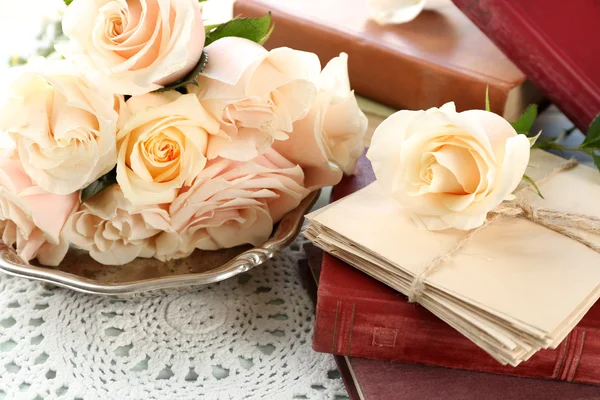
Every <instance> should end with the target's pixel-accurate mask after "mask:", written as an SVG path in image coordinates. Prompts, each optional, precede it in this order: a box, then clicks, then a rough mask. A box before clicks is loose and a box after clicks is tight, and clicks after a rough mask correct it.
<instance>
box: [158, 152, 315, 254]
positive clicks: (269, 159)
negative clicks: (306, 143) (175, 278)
mask: <svg viewBox="0 0 600 400" xmlns="http://www.w3.org/2000/svg"><path fill="white" fill-rule="evenodd" d="M303 181H304V174H303V172H302V169H301V168H300V167H299V166H297V165H295V164H293V163H291V162H289V161H288V160H286V159H285V158H284V157H282V156H281V155H279V154H278V153H276V152H275V151H274V150H269V151H268V152H267V153H265V154H263V155H261V156H258V157H257V158H255V159H254V160H251V161H247V162H237V161H231V160H227V159H223V158H218V159H215V160H212V161H210V162H209V164H208V165H207V167H206V169H205V170H204V171H202V173H201V174H200V175H199V176H198V177H197V178H196V181H195V182H194V185H193V186H192V187H190V188H189V189H188V188H186V189H184V190H183V191H182V193H181V194H180V195H179V196H178V197H177V198H176V199H175V201H173V204H171V207H170V213H171V219H172V223H173V227H174V228H175V230H176V231H177V232H178V233H179V235H180V236H181V241H182V246H181V248H180V249H179V251H178V253H177V255H174V256H173V257H177V258H181V257H186V256H188V255H189V254H191V253H192V252H193V251H194V249H201V250H217V249H220V248H230V247H235V246H239V245H242V244H252V245H254V246H258V245H261V244H262V243H264V242H265V241H266V240H267V239H268V238H269V236H270V235H271V232H272V231H273V224H274V223H276V222H278V221H279V220H280V219H281V218H282V217H283V216H284V215H285V214H286V213H287V212H288V211H291V210H293V209H294V208H296V207H297V206H298V205H299V204H300V202H301V201H302V199H303V198H304V197H306V196H307V195H308V193H309V192H308V190H307V189H305V188H304V186H303Z"/></svg>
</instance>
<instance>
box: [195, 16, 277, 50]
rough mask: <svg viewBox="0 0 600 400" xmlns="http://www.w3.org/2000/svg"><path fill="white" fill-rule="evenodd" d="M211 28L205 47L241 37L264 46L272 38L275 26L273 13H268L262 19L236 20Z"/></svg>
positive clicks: (207, 34)
mask: <svg viewBox="0 0 600 400" xmlns="http://www.w3.org/2000/svg"><path fill="white" fill-rule="evenodd" d="M209 28H211V29H210V30H209V31H207V33H206V43H205V44H204V45H205V46H208V45H209V44H211V43H213V42H214V41H217V40H219V39H222V38H224V37H228V36H236V37H241V38H244V39H248V40H252V41H253V42H256V43H258V44H263V43H265V42H266V41H267V40H268V39H269V37H270V36H271V33H272V32H273V28H274V25H273V24H272V21H271V13H268V14H267V15H265V16H264V17H260V18H235V19H232V20H231V21H228V22H225V23H223V24H219V25H217V26H210V27H209Z"/></svg>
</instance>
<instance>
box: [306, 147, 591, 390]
mask: <svg viewBox="0 0 600 400" xmlns="http://www.w3.org/2000/svg"><path fill="white" fill-rule="evenodd" d="M374 180H375V176H374V174H373V171H372V169H371V165H370V163H369V161H368V160H367V159H366V158H365V157H363V158H361V160H360V161H359V165H358V167H357V170H356V173H355V175H354V176H352V177H346V178H344V180H343V181H342V182H341V183H340V184H339V185H338V186H336V187H335V188H334V190H333V194H332V197H333V199H332V200H334V201H336V200H340V199H342V198H344V197H346V196H348V195H351V194H353V193H355V192H357V191H359V190H361V189H363V188H365V187H367V186H368V185H370V184H371V183H372V182H373V181H374ZM315 251H317V249H316V248H314V247H313V248H312V249H310V248H308V249H307V253H308V254H309V255H311V256H312V257H310V268H311V270H312V274H313V276H314V278H315V280H316V281H317V282H318V296H317V299H318V301H317V306H316V318H315V332H314V336H313V348H314V349H315V350H316V351H319V352H324V353H331V354H335V355H337V356H338V357H337V361H338V364H339V365H340V370H341V371H342V373H344V371H346V376H345V381H346V383H347V385H349V386H350V389H349V390H350V392H351V393H358V392H360V391H362V392H363V394H362V396H358V395H356V396H357V397H355V398H357V399H362V398H366V399H388V398H389V399H393V398H395V397H393V396H392V394H393V393H397V390H398V388H399V387H404V388H405V389H406V388H411V390H415V391H414V392H409V393H408V394H407V396H408V397H405V398H407V399H409V398H415V399H417V398H429V397H426V396H425V395H426V392H427V393H430V394H431V395H432V396H434V393H436V392H435V390H440V387H442V386H443V384H445V383H448V382H452V384H451V385H449V386H448V387H445V389H444V390H446V391H447V393H446V394H445V395H446V396H447V397H443V396H442V397H435V396H434V397H435V398H448V399H450V398H478V399H486V398H489V399H496V398H499V396H501V394H503V393H510V394H507V395H506V397H505V398H510V399H517V398H522V399H531V398H537V397H536V396H535V394H536V393H539V391H540V390H544V391H550V390H551V391H552V392H551V393H552V396H554V397H550V398H557V399H558V398H560V399H597V398H600V389H599V388H597V387H594V386H587V385H573V384H564V383H561V382H552V381H544V380H542V381H538V380H523V379H516V380H515V378H508V377H493V376H489V375H486V374H480V373H475V372H470V373H467V372H458V371H446V370H443V369H439V368H434V369H428V368H425V367H420V366H415V365H411V364H405V363H418V364H424V365H428V366H440V367H447V368H452V369H461V370H470V371H477V372H488V373H493V374H501V375H510V376H513V377H527V378H543V379H550V380H555V381H566V382H573V383H586V384H593V385H600V363H599V362H598V359H599V358H600V304H596V305H595V306H593V307H592V308H591V309H590V310H589V311H588V313H587V314H586V315H585V317H584V318H583V319H582V320H581V322H580V323H579V324H578V325H577V326H576V327H575V328H574V329H573V330H572V331H571V333H569V334H568V336H567V337H566V338H565V339H564V340H563V341H562V343H561V344H560V345H559V346H558V347H557V348H556V349H553V350H550V349H548V350H540V351H539V352H537V353H536V354H535V355H533V356H532V357H531V358H530V359H529V360H528V361H525V362H523V363H521V364H520V365H519V366H518V367H512V366H510V365H502V364H501V363H499V362H498V361H497V360H495V359H494V358H493V357H492V356H491V355H489V354H488V353H486V352H485V351H483V350H482V349H481V348H480V347H478V346H477V345H475V344H474V343H473V342H472V341H470V340H469V339H467V338H466V337H465V336H463V335H462V334H461V333H459V332H458V331H457V330H455V329H454V328H452V327H451V326H450V325H448V324H446V323H445V322H443V321H442V320H441V319H439V318H437V317H436V316H435V315H433V314H432V313H431V312H429V311H428V310H426V309H425V308H423V307H421V306H419V305H415V304H411V303H409V302H408V300H407V299H406V297H404V296H402V295H401V294H399V293H398V292H397V291H395V290H393V289H391V288H390V287H388V286H386V285H384V284H383V283H381V282H379V281H377V280H375V279H374V278H372V277H370V276H368V275H367V274H365V273H363V272H361V271H359V270H357V269H355V268H353V267H351V266H350V265H348V264H346V263H345V262H343V261H341V260H339V259H338V258H335V257H333V256H332V255H330V254H328V253H325V254H322V253H321V254H320V255H316V256H315ZM317 254H318V253H317ZM359 357H360V358H359ZM361 358H365V359H373V360H384V361H388V362H381V361H372V360H362V359H361ZM389 361H394V362H401V363H389ZM374 373H376V374H379V375H378V376H379V377H380V379H377V380H374V379H372V377H373V374H374ZM434 375H435V377H436V378H435V379H434V382H437V383H439V385H433V386H431V385H428V384H427V380H428V379H432V376H434ZM369 377H371V378H369ZM408 378H410V381H407V380H406V379H408ZM384 382H385V383H384ZM391 382H394V383H393V384H392V383H391ZM474 382H477V384H476V385H474ZM421 385H424V386H421ZM473 385H474V386H473ZM355 386H358V387H359V389H356V388H355ZM361 388H362V389H361ZM469 388H470V390H471V391H472V392H471V394H470V395H469V396H466V395H465V396H461V395H459V394H460V393H461V391H464V390H467V389H469ZM423 391H425V392H423ZM365 393H371V394H372V396H367V395H365ZM382 393H387V394H389V396H390V397H385V396H383V395H382ZM411 393H412V394H411ZM415 393H421V395H422V396H423V397H419V396H418V395H417V394H415ZM475 393H478V395H477V396H475ZM438 395H439V392H438ZM439 396H441V395H439Z"/></svg>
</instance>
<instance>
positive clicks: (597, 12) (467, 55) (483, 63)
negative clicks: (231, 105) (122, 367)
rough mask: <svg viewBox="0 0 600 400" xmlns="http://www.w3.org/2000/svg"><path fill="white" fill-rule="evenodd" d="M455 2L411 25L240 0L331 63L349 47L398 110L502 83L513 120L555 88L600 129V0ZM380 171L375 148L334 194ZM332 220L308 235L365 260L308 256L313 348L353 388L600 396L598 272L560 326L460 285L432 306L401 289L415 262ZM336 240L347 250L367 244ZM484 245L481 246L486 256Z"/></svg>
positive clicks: (583, 124)
mask: <svg viewBox="0 0 600 400" xmlns="http://www.w3.org/2000/svg"><path fill="white" fill-rule="evenodd" d="M452 1H453V3H454V4H452V3H451V2H450V1H449V0H448V2H447V4H446V5H445V6H442V7H440V8H438V9H436V10H433V11H425V12H423V13H422V14H421V15H420V16H419V17H417V18H416V19H415V20H414V21H412V22H410V23H407V24H404V25H397V26H379V25H377V24H376V23H374V22H372V21H369V20H368V17H367V15H368V13H367V11H366V0H330V1H322V0H286V1H278V0H237V1H236V5H235V9H234V13H235V15H238V16H242V17H243V16H261V15H264V14H265V13H267V12H271V13H272V14H273V19H274V21H275V25H276V29H275V31H274V34H273V36H272V37H271V39H270V40H269V42H267V44H266V45H267V46H270V47H280V46H289V47H293V48H297V49H300V50H306V51H311V52H315V53H317V54H318V55H319V57H320V59H321V62H322V63H323V64H325V63H326V62H327V61H329V60H330V59H332V58H333V57H335V56H337V55H338V54H339V53H340V52H346V53H348V54H349V70H350V79H351V84H352V86H353V88H355V89H356V91H357V93H358V94H360V95H363V96H365V97H368V98H370V99H373V100H375V101H377V102H380V103H382V104H386V105H388V106H391V107H392V108H395V109H427V108H430V107H437V106H440V105H442V104H443V103H445V102H447V101H454V102H456V105H457V109H458V110H459V111H461V110H466V109H476V108H483V99H484V96H485V91H486V88H489V93H490V98H491V106H492V111H494V112H496V113H498V114H501V115H502V116H504V117H505V118H506V119H508V120H509V121H511V120H514V119H516V118H517V116H518V115H519V114H520V113H521V112H522V111H523V110H524V108H525V107H526V106H527V105H528V104H530V103H533V102H537V103H539V102H541V101H542V95H543V96H545V97H546V98H549V99H550V100H551V101H552V102H553V103H555V104H556V105H558V106H559V107H560V108H561V110H562V111H563V112H564V113H565V114H566V115H567V116H568V117H569V118H570V119H571V120H572V121H573V122H574V123H575V124H576V125H577V127H579V128H580V129H581V130H586V129H587V127H588V125H589V123H590V121H591V120H592V119H593V117H594V116H595V115H596V114H597V112H598V111H599V110H600V73H598V65H600V47H599V46H600V42H598V41H594V40H590V38H592V37H594V34H595V33H594V32H595V29H597V28H595V26H596V25H597V24H595V22H594V21H598V20H600V8H598V6H597V4H596V0H582V1H579V2H575V3H576V4H575V3H573V4H569V5H568V6H565V5H564V3H563V2H562V1H561V0H544V1H541V0H531V1H521V0H486V1H481V0H452ZM566 21H569V22H568V23H566ZM529 79H530V80H531V82H530V81H529ZM532 82H533V83H532ZM538 88H539V90H538ZM552 162H553V161H550V163H552ZM584 175H585V173H584ZM571 178H572V177H571ZM374 180H375V178H374V176H373V172H372V170H371V166H370V163H369V162H368V161H367V160H366V158H363V159H361V161H360V162H359V166H358V169H357V171H356V173H355V176H353V177H348V178H345V179H344V181H343V182H342V183H341V184H340V185H338V187H336V188H335V189H334V192H333V200H339V199H341V198H344V197H346V196H349V195H351V194H353V193H355V192H357V191H359V190H361V189H364V188H366V187H368V186H369V185H370V184H372V183H373V182H374ZM590 196H591V195H590ZM367 197H368V196H367ZM372 197H373V196H372ZM598 197H600V195H599V196H598ZM360 202H361V203H364V199H362V198H361V199H360ZM322 216H323V215H321V217H322ZM350 218H353V217H352V216H350ZM355 222H356V221H355ZM325 225H326V224H324V221H323V220H319V215H313V216H312V222H311V224H310V225H309V231H308V236H309V237H311V238H312V239H314V240H315V242H316V243H319V244H320V245H321V246H322V247H324V248H325V249H326V250H327V251H330V252H332V253H334V254H335V255H337V256H338V257H340V258H346V259H348V260H349V261H353V262H352V264H353V265H354V267H352V266H350V265H349V264H346V263H345V262H343V261H341V260H340V259H338V258H335V257H334V256H332V255H330V254H327V253H325V254H322V255H321V256H313V257H311V262H310V263H309V264H310V268H309V267H308V265H307V266H305V270H307V271H312V273H311V274H310V275H311V276H312V277H313V278H314V279H313V283H314V282H318V296H317V299H318V300H317V303H316V321H315V333H314V340H313V347H314V349H315V350H316V351H320V352H325V353H331V354H334V355H336V360H337V361H338V365H339V366H340V371H341V372H342V375H343V377H344V380H345V382H346V384H347V387H348V389H349V393H350V396H351V397H352V399H378V400H386V399H396V398H402V399H425V398H435V399H472V398H477V399H478V400H482V399H484V400H485V399H498V398H510V399H535V398H544V399H546V398H551V399H554V398H556V399H598V398H600V389H599V388H598V387H596V386H593V385H600V361H598V360H600V305H594V306H592V305H593V303H594V301H595V299H596V298H597V297H598V290H600V289H599V288H600V285H598V284H597V283H598V282H597V280H598V277H599V276H598V275H597V274H595V273H594V272H593V270H590V274H592V275H594V276H593V279H590V280H589V282H587V283H589V285H588V287H586V289H585V291H586V294H585V295H584V296H583V297H585V298H580V297H581V296H580V297H579V298H577V299H575V300H573V298H571V300H573V301H572V303H573V304H571V305H567V304H566V303H567V302H568V300H569V299H567V297H569V296H568V293H569V290H571V289H573V288H574V286H573V282H575V281H577V282H579V281H580V280H581V279H579V280H578V279H574V280H566V281H565V282H567V281H568V283H569V284H568V285H565V291H563V290H562V289H560V290H557V291H556V293H555V294H554V296H555V297H556V299H558V300H559V301H556V302H553V304H555V306H552V307H554V308H555V309H553V310H551V312H549V313H548V315H550V314H552V315H554V316H557V315H558V314H560V316H559V317H557V318H556V321H555V322H556V324H553V325H552V326H541V325H543V324H539V322H540V321H542V320H545V319H546V317H547V315H544V316H540V318H539V319H538V318H536V315H535V311H534V312H533V313H530V312H529V311H531V310H533V308H531V309H529V311H527V310H520V311H523V312H522V316H523V317H527V318H526V319H527V320H525V318H524V319H523V320H519V319H515V318H512V319H511V317H510V316H508V317H507V315H503V313H502V312H497V311H498V310H499V309H500V308H501V306H502V304H487V305H483V308H478V307H479V306H480V305H481V304H478V302H477V301H470V300H473V299H466V300H465V298H460V299H459V298H458V297H456V296H455V295H456V293H453V292H452V291H446V292H443V291H438V292H436V293H434V294H433V295H432V296H433V297H435V296H437V299H436V300H435V301H436V302H437V303H436V304H444V307H446V306H448V307H447V308H443V309H440V308H439V307H438V308H437V311H436V310H434V308H435V307H430V308H432V310H434V311H436V312H435V313H434V312H430V311H428V310H427V309H426V308H425V307H422V306H419V305H414V304H410V303H409V302H408V301H407V299H406V298H405V297H404V296H403V295H402V294H401V293H399V292H398V291H402V290H403V289H405V287H406V286H407V284H408V283H410V281H411V279H412V278H414V274H411V273H410V271H407V270H406V269H405V270H404V271H402V268H396V267H398V265H395V264H394V262H389V261H390V260H389V259H377V257H373V258H372V259H371V261H375V262H373V263H371V267H372V266H373V265H374V266H375V267H381V266H382V265H384V266H385V270H386V271H387V272H386V273H382V271H383V270H384V269H382V268H370V267H366V266H368V265H369V263H365V262H362V263H361V260H359V257H357V256H356V255H357V254H359V253H360V251H357V252H356V254H354V256H353V255H352V254H351V253H352V251H350V252H348V251H346V252H344V251H340V250H341V248H340V247H337V248H336V246H332V245H331V242H330V243H329V245H328V244H327V243H326V241H325V240H324V239H325V238H327V239H328V240H329V239H332V235H327V234H324V233H326V232H325V230H326V228H327V227H326V226H325ZM319 229H320V230H319ZM319 236H321V240H320V241H319ZM333 236H335V235H333ZM333 239H335V240H333V242H336V240H337V243H338V244H339V243H340V242H343V243H342V245H343V246H341V247H344V246H345V249H346V250H348V249H352V246H357V245H359V246H360V245H361V244H360V243H357V242H356V241H354V242H353V241H351V240H349V241H345V239H347V238H344V237H334V238H333ZM313 250H314V249H313ZM565 251H566V250H564V249H563V254H564V252H565ZM308 253H314V251H310V250H309V251H308ZM480 253H481V252H480ZM480 253H477V254H475V255H474V256H473V254H471V255H470V257H471V258H473V257H475V258H476V257H481V258H485V255H482V254H483V253H482V254H480ZM590 257H591V256H590ZM532 260H533V258H532ZM362 261H364V259H363V260H362ZM483 261H485V260H483ZM355 267H362V269H364V270H368V272H369V275H372V276H373V277H375V278H377V279H374V278H373V277H372V276H369V275H367V274H365V273H363V272H361V271H359V270H358V269H356V268H355ZM400 267H402V266H400ZM391 270H395V271H396V272H398V271H401V272H402V274H399V273H397V274H396V275H393V274H390V273H389V271H391ZM380 281H382V282H385V283H386V284H383V283H381V282H380ZM438 283H439V282H438ZM583 283H585V282H583ZM390 286H391V287H393V288H394V289H396V290H394V289H392V288H390ZM430 286H435V284H432V285H430ZM580 289H581V288H580ZM588 289H589V290H588ZM529 290H531V291H532V293H535V292H536V290H537V288H535V287H529ZM578 290H579V289H574V290H572V291H571V292H570V293H576V292H578ZM523 293H524V292H523ZM580 293H583V291H581V292H580ZM480 294H481V293H479V294H478V295H480ZM485 294H486V293H483V294H481V295H485ZM536 296H537V294H536ZM433 297H431V298H433ZM459 297H460V296H459ZM484 297H485V296H484ZM533 297H535V296H532V298H533ZM575 297H577V296H575ZM563 298H564V302H562V301H560V299H563ZM446 299H451V300H452V301H450V302H447V303H444V301H445V300H446ZM519 301H520V300H519ZM500 303H502V302H500ZM575 303H577V304H575ZM571 306H573V307H571ZM532 307H533V306H532ZM569 307H570V308H571V311H566V308H569ZM590 307H591V308H590ZM517 308H518V307H517ZM523 308H524V309H527V307H523ZM440 310H441V311H440ZM586 312H587V314H586ZM569 313H571V314H569ZM584 314H585V317H583V319H581V317H582V316H583V315H584ZM449 316H450V317H449ZM460 316H462V317H466V318H461V317H460ZM442 319H444V320H442ZM444 321H445V322H444ZM573 321H575V322H573ZM490 323H491V324H490ZM451 325H452V326H451ZM457 329H460V330H461V331H460V332H459V330H457ZM478 329H479V330H480V331H478ZM482 329H483V330H482ZM482 338H484V339H482ZM475 342H477V343H475ZM540 348H543V349H542V350H539V349H540ZM545 348H547V349H545ZM538 350H539V351H538ZM419 364H420V365H419ZM439 367H446V368H439ZM482 372H487V373H491V374H485V373H482ZM523 378H543V379H523ZM561 381H564V382H561ZM566 382H570V383H566ZM590 384H591V385H590Z"/></svg>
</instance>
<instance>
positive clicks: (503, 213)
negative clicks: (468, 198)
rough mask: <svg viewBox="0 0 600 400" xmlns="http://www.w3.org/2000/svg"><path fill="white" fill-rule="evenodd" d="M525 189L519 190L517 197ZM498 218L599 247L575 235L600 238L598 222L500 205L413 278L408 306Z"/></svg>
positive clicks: (514, 203)
mask: <svg viewBox="0 0 600 400" xmlns="http://www.w3.org/2000/svg"><path fill="white" fill-rule="evenodd" d="M577 165H578V162H577V160H574V159H571V160H569V161H567V162H566V163H563V164H562V165H560V166H559V167H557V168H555V169H554V170H552V171H551V172H550V173H549V174H547V175H546V176H544V177H543V178H542V179H540V180H538V181H536V185H540V184H542V183H544V182H546V181H548V180H550V179H552V178H553V177H554V176H556V175H557V174H559V173H560V172H562V171H567V170H570V169H573V168H575V167H576V166H577ZM526 189H527V188H524V189H521V190H520V191H519V193H520V192H521V191H523V190H526ZM500 217H509V218H523V219H526V220H529V221H531V222H534V223H536V224H538V225H541V226H543V227H545V228H547V229H550V230H553V231H554V232H557V233H560V234H561V235H563V236H566V237H568V238H570V239H573V240H576V241H578V242H579V243H581V244H583V245H585V246H587V247H589V248H590V249H592V250H594V251H596V252H598V253H600V245H598V244H596V243H594V242H592V241H590V240H588V239H586V238H585V237H584V236H583V235H582V234H581V233H579V232H588V233H592V234H596V235H600V218H599V217H596V216H592V215H585V214H577V213H564V212H561V211H557V210H550V209H546V208H540V207H535V206H533V205H531V204H529V203H526V202H525V201H523V200H511V201H505V202H503V203H501V204H500V205H499V206H498V207H496V208H495V209H494V210H492V211H491V212H490V213H489V214H488V218H487V220H486V222H485V223H484V224H483V225H481V226H480V227H478V228H475V229H472V230H470V231H469V232H467V233H466V234H465V235H464V236H463V237H462V238H461V239H460V240H459V241H458V242H457V243H456V244H455V245H454V247H452V248H451V249H450V250H447V251H446V252H444V253H443V254H441V255H440V256H438V257H436V258H434V259H433V260H432V261H431V262H430V263H429V264H427V265H425V266H424V267H422V268H421V269H420V270H419V271H418V272H417V274H416V275H415V278H414V280H413V281H412V283H411V285H410V287H409V290H408V293H407V295H408V300H409V301H410V302H411V303H416V302H418V301H419V300H420V299H421V297H422V296H423V291H424V290H425V279H426V278H427V277H428V276H429V275H431V274H432V273H434V272H435V271H437V270H439V269H440V268H441V267H442V266H443V265H444V264H445V263H446V262H447V261H449V260H450V259H451V258H452V257H453V256H454V255H455V254H456V253H457V252H458V251H460V250H461V249H462V248H463V247H464V246H465V245H466V244H467V243H469V242H470V241H471V240H472V239H473V237H475V235H477V234H478V233H479V232H481V231H482V230H484V229H485V228H487V227H488V226H490V225H491V224H493V223H494V221H496V220H498V219H499V218H500Z"/></svg>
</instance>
